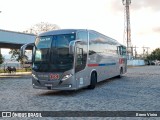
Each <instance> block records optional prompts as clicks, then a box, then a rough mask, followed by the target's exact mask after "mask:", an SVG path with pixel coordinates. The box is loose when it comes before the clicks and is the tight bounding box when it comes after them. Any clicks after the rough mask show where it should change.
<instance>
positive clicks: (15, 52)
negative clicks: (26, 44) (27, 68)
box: [9, 49, 28, 64]
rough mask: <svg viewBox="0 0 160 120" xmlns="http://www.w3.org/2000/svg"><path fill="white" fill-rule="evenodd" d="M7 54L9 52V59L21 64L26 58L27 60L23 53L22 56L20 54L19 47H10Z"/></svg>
mask: <svg viewBox="0 0 160 120" xmlns="http://www.w3.org/2000/svg"><path fill="white" fill-rule="evenodd" d="M9 54H11V59H12V60H16V61H18V62H20V63H21V64H23V63H24V62H25V61H26V60H28V57H27V56H26V55H24V56H23V57H21V56H20V50H19V49H11V50H10V51H9Z"/></svg>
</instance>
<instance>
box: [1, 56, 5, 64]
mask: <svg viewBox="0 0 160 120" xmlns="http://www.w3.org/2000/svg"><path fill="white" fill-rule="evenodd" d="M3 62H4V57H3V56H2V54H0V64H2V63H3Z"/></svg>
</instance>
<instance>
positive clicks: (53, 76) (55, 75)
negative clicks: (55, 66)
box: [50, 74, 59, 80]
mask: <svg viewBox="0 0 160 120" xmlns="http://www.w3.org/2000/svg"><path fill="white" fill-rule="evenodd" d="M50 79H51V80H58V79H59V74H50Z"/></svg>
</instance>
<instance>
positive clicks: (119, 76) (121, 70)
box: [117, 67, 123, 78]
mask: <svg viewBox="0 0 160 120" xmlns="http://www.w3.org/2000/svg"><path fill="white" fill-rule="evenodd" d="M119 73H120V75H118V76H117V77H118V78H121V77H122V74H123V68H122V67H121V69H120V72H119Z"/></svg>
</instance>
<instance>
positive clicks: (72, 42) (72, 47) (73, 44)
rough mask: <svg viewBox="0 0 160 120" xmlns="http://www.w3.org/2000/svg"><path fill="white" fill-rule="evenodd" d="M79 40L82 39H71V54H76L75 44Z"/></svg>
mask: <svg viewBox="0 0 160 120" xmlns="http://www.w3.org/2000/svg"><path fill="white" fill-rule="evenodd" d="M78 42H82V40H74V41H71V42H70V43H69V54H74V53H75V45H76V43H78Z"/></svg>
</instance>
